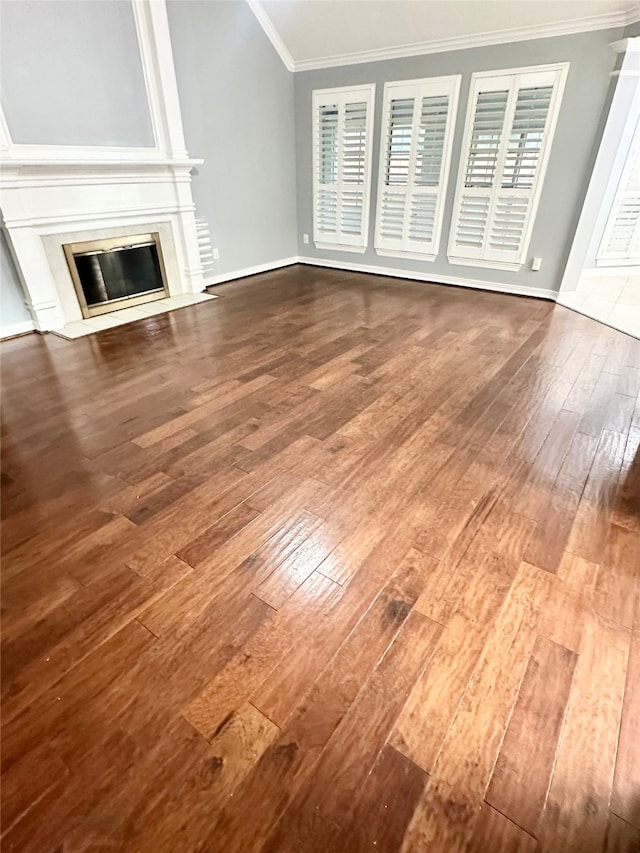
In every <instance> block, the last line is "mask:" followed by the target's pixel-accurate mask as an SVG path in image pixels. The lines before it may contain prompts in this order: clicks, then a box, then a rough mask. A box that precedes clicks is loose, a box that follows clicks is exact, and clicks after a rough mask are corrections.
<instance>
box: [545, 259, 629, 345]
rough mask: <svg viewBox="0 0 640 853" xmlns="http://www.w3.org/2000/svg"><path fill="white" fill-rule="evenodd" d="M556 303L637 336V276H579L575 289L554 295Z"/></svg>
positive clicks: (624, 274)
mask: <svg viewBox="0 0 640 853" xmlns="http://www.w3.org/2000/svg"><path fill="white" fill-rule="evenodd" d="M558 304H559V305H564V306H565V307H566V308H573V309H574V310H575V311H579V312H580V313H581V314H586V315H587V317H592V318H593V319H594V320H600V322H601V323H606V324H607V326H613V328H614V329H619V330H620V331H621V332H626V333H627V334H628V335H633V336H634V337H636V338H640V275H638V274H635V275H629V274H627V273H626V272H625V271H623V270H621V271H620V274H616V275H611V274H610V273H608V274H607V275H602V276H594V275H583V276H582V277H581V279H580V281H579V282H578V287H577V289H576V290H575V291H573V292H569V293H562V292H561V293H560V294H558Z"/></svg>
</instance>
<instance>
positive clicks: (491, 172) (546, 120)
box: [449, 66, 566, 269]
mask: <svg viewBox="0 0 640 853" xmlns="http://www.w3.org/2000/svg"><path fill="white" fill-rule="evenodd" d="M565 76H566V66H557V67H554V68H551V69H550V68H544V69H541V70H538V71H536V70H533V71H519V72H518V71H517V72H513V73H509V74H499V75H476V76H475V78H474V81H473V83H472V94H471V112H470V115H469V118H468V121H467V127H466V129H465V142H464V147H463V152H464V153H463V158H462V166H461V173H460V176H459V182H458V187H457V193H456V201H455V205H454V213H453V220H452V227H451V234H450V240H449V260H450V261H452V262H453V263H467V264H472V265H473V264H478V265H480V266H489V267H496V268H501V267H502V268H506V269H518V268H519V267H520V266H521V265H522V263H523V262H524V259H525V256H526V251H527V248H528V243H529V237H530V234H531V228H532V225H533V221H534V217H535V211H536V207H537V203H538V198H539V195H540V190H541V186H542V180H543V177H544V171H545V168H546V163H547V159H548V153H549V148H550V145H551V139H552V136H553V130H554V127H555V122H556V119H557V114H558V109H559V106H560V98H561V95H562V88H563V86H564V79H565Z"/></svg>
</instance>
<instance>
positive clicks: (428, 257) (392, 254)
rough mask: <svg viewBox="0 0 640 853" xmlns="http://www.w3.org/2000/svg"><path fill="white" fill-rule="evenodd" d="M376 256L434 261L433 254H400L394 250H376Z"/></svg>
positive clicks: (400, 252)
mask: <svg viewBox="0 0 640 853" xmlns="http://www.w3.org/2000/svg"><path fill="white" fill-rule="evenodd" d="M376 255H380V256H381V257H383V258H406V259H407V260H409V261H435V259H436V257H437V256H436V255H434V254H433V252H424V253H422V252H402V251H396V250H395V249H376Z"/></svg>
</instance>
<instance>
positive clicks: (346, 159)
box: [313, 85, 375, 252]
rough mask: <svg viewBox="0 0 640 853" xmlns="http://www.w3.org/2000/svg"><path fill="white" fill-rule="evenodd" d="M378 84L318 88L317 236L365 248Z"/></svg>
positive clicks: (338, 245)
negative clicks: (375, 98)
mask: <svg viewBox="0 0 640 853" xmlns="http://www.w3.org/2000/svg"><path fill="white" fill-rule="evenodd" d="M374 95H375V86H374V85H367V86H356V87H353V88H347V89H325V90H322V91H315V92H314V93H313V136H314V145H313V207H314V210H313V241H314V243H315V244H316V246H319V247H320V248H328V249H340V250H343V251H359V252H363V251H364V250H365V248H366V246H367V236H368V208H369V192H370V186H371V127H372V122H373V105H374Z"/></svg>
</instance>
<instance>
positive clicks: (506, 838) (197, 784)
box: [1, 266, 640, 853]
mask: <svg viewBox="0 0 640 853" xmlns="http://www.w3.org/2000/svg"><path fill="white" fill-rule="evenodd" d="M216 293H217V294H219V295H220V297H221V298H219V299H217V300H215V301H212V302H211V303H205V304H202V305H200V306H195V307H189V308H185V309H183V310H180V311H177V312H174V313H173V314H171V315H164V316H158V317H150V318H149V319H148V320H143V321H140V322H137V323H134V324H131V325H128V326H124V327H120V328H114V329H107V330H105V331H104V332H100V333H99V334H98V335H96V336H92V337H91V338H82V339H79V340H76V341H64V340H62V339H60V338H56V337H54V336H52V335H47V336H42V337H41V336H36V335H30V336H27V337H24V338H19V339H15V340H12V341H7V342H5V343H4V344H3V345H2V349H1V353H2V390H3V400H4V402H3V416H2V418H3V420H2V429H3V443H2V472H3V473H2V477H3V505H2V512H3V537H2V550H3V565H2V719H3V736H2V763H3V784H2V800H3V803H2V806H3V808H2V822H3V849H5V850H7V851H9V850H16V851H20V853H25V851H37V853H46V851H60V850H64V851H65V853H77V851H114V850H123V851H153V853H159V852H160V851H171V853H180V851H196V850H198V851H210V853H218V851H219V852H220V853H251V851H268V853H276V851H277V853H293V851H305V853H307V851H314V853H315V851H317V853H342V851H349V853H351V851H372V850H377V851H385V852H386V853H392V851H399V850H402V851H405V853H414V852H415V853H422V851H435V853H440V851H442V853H457V851H477V852H478V853H501V851H504V853H512V851H527V853H528V851H554V853H555V851H562V853H570V851H575V853H578V852H579V853H589V851H594V853H595V852H596V851H598V853H599V851H609V853H611V852H612V851H628V853H631V851H637V850H638V849H640V750H639V749H638V739H639V732H640V598H639V594H638V576H639V574H640V462H639V457H638V445H639V443H640V408H639V404H638V392H639V389H640V342H639V341H637V340H634V339H633V338H631V337H628V336H626V335H624V334H622V333H619V332H616V331H614V330H613V329H611V328H608V327H606V326H603V325H600V324H598V323H597V322H594V321H592V320H590V319H588V318H586V317H583V316H580V315H578V314H576V313H574V312H572V311H570V310H567V309H565V308H561V307H555V306H553V305H552V304H551V303H549V302H545V301H537V300H532V299H524V298H519V297H513V296H506V295H501V294H494V293H487V292H481V291H471V290H463V289H458V288H453V287H443V286H432V285H424V284H414V283H408V282H402V281H399V280H393V279H384V278H380V277H373V276H365V275H360V274H348V273H343V272H338V271H330V270H319V269H314V268H310V267H302V266H296V267H292V268H289V269H287V270H285V271H277V272H274V273H269V274H264V275H260V276H255V277H253V278H251V279H247V280H245V281H243V282H238V283H234V284H230V285H224V286H222V287H219V288H217V289H216Z"/></svg>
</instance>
